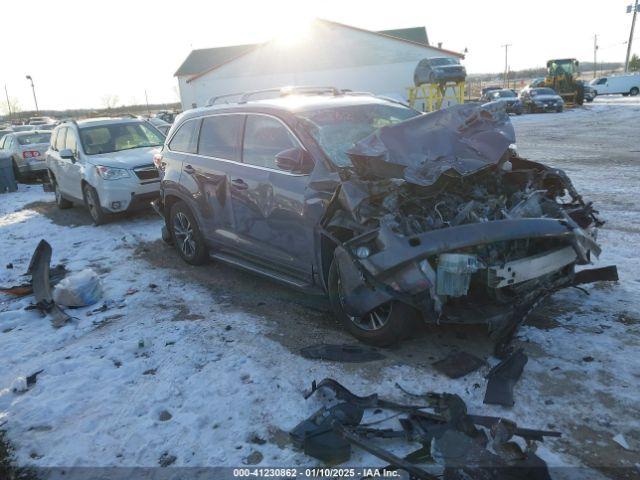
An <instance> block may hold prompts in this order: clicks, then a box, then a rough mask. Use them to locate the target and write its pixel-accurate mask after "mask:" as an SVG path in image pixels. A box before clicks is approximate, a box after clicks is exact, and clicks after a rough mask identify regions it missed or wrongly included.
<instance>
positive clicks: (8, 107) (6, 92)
mask: <svg viewBox="0 0 640 480" xmlns="http://www.w3.org/2000/svg"><path fill="white" fill-rule="evenodd" d="M4 94H5V96H6V97H7V110H9V120H11V101H10V100H9V92H8V91H7V84H6V83H5V84H4Z"/></svg>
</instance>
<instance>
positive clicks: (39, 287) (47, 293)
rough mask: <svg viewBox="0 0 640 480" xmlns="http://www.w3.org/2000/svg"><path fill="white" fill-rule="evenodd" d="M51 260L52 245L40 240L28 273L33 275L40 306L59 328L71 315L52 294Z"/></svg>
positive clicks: (32, 281)
mask: <svg viewBox="0 0 640 480" xmlns="http://www.w3.org/2000/svg"><path fill="white" fill-rule="evenodd" d="M50 262H51V245H49V243H48V242H47V241H46V240H40V243H38V246H37V247H36V250H35V251H34V252H33V257H31V262H30V263H29V269H28V270H27V273H28V274H29V275H31V284H32V285H33V293H34V295H35V297H36V301H37V302H38V306H39V307H40V310H41V311H42V312H43V313H47V314H49V315H51V325H53V326H54V327H55V328H59V327H61V326H63V325H64V324H65V323H67V322H68V321H69V320H70V319H71V317H70V316H69V315H67V314H66V313H64V311H63V310H62V309H61V308H60V307H58V305H56V303H55V302H54V301H53V297H52V296H51V284H50V281H49V263H50Z"/></svg>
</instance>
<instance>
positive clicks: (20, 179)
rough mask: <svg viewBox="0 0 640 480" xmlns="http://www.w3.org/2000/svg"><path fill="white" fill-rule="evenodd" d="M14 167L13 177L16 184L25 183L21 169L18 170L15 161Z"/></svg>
mask: <svg viewBox="0 0 640 480" xmlns="http://www.w3.org/2000/svg"><path fill="white" fill-rule="evenodd" d="M12 166H13V176H14V177H15V179H16V182H18V183H24V177H23V176H22V174H21V173H20V169H19V168H18V164H17V163H16V161H15V160H13V162H12Z"/></svg>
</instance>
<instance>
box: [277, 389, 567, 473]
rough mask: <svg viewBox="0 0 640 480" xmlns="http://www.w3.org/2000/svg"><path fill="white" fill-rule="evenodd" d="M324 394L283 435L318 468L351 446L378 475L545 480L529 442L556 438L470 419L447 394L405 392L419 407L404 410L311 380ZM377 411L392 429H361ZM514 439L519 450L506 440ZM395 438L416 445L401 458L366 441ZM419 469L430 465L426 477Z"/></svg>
mask: <svg viewBox="0 0 640 480" xmlns="http://www.w3.org/2000/svg"><path fill="white" fill-rule="evenodd" d="M320 389H327V390H330V391H331V392H333V399H329V400H327V401H326V404H325V405H324V406H323V407H321V408H320V409H319V410H318V411H317V412H315V413H314V414H313V415H311V417H309V418H308V419H306V420H304V421H302V422H300V423H299V424H298V425H297V426H296V427H295V428H294V429H293V430H292V431H291V432H290V435H291V438H292V441H293V444H294V446H295V447H296V448H298V449H301V450H303V451H304V452H305V454H307V455H310V456H313V457H314V458H317V459H319V460H321V461H323V462H325V463H328V464H336V463H343V462H346V461H348V460H349V458H350V457H351V447H352V446H357V447H359V448H361V449H364V450H365V451H367V452H369V453H371V454H373V455H375V456H377V457H379V458H381V459H383V460H385V461H386V462H389V464H390V465H389V466H387V467H385V468H383V469H380V470H382V471H390V470H405V471H406V472H408V473H409V474H410V475H411V476H412V477H414V478H419V479H427V480H433V479H436V478H441V477H440V475H442V478H444V479H449V480H453V479H461V478H465V479H470V480H471V479H473V480H476V479H477V480H480V479H496V478H497V479H507V478H508V479H516V478H521V479H549V478H550V477H549V473H548V470H547V465H546V463H545V462H544V461H543V460H542V459H541V458H540V457H538V456H537V455H536V454H535V449H536V444H535V442H537V441H543V440H544V437H547V436H552V437H558V436H560V435H561V434H560V433H559V432H555V431H544V430H532V429H527V428H520V427H518V425H517V424H516V423H515V422H512V421H510V420H507V419H504V418H499V417H489V416H483V415H472V414H469V413H468V412H467V407H466V405H465V403H464V401H463V400H462V399H461V398H460V397H459V396H458V395H454V394H448V393H426V394H422V395H416V394H413V395H412V396H413V397H414V398H416V399H420V402H421V404H420V405H404V404H400V403H396V402H394V401H390V400H384V399H382V398H380V397H378V395H377V394H372V395H369V396H366V397H360V396H357V395H355V394H354V393H352V392H350V391H349V390H348V389H347V388H346V387H344V386H343V385H341V384H340V383H338V382H337V381H335V380H333V379H330V378H325V379H324V380H322V381H321V382H320V383H318V384H316V382H313V384H312V387H311V391H310V392H308V393H307V394H305V398H309V397H310V396H311V395H312V394H313V393H314V392H316V391H318V390H320ZM369 409H384V410H390V411H395V412H397V413H398V414H400V415H402V416H400V417H399V418H398V421H399V424H400V429H393V428H373V427H372V426H371V425H372V424H366V423H365V424H363V423H362V420H363V417H364V415H365V411H366V410H369ZM514 437H520V438H522V439H523V440H524V441H525V443H526V446H525V447H524V448H523V447H521V446H520V444H519V443H517V442H515V441H514V439H513V438H514ZM375 438H379V439H385V438H386V439H403V440H405V441H406V442H410V443H420V444H422V446H421V447H420V448H419V449H418V450H416V451H414V452H412V453H410V454H409V455H407V456H405V457H404V458H401V457H398V456H397V455H395V454H393V453H392V452H389V451H387V450H385V449H383V448H381V447H380V446H378V445H377V444H376V443H375V442H373V441H372V439H375ZM420 465H430V470H436V469H439V473H438V474H435V473H430V472H428V471H426V470H424V469H423V467H422V466H420Z"/></svg>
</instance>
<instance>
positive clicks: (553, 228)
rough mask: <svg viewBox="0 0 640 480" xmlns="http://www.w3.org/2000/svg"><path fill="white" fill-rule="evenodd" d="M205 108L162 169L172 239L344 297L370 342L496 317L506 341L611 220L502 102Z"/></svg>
mask: <svg viewBox="0 0 640 480" xmlns="http://www.w3.org/2000/svg"><path fill="white" fill-rule="evenodd" d="M251 98H252V95H250V94H245V95H244V96H242V98H240V100H239V101H237V102H235V103H227V104H219V105H216V104H214V105H212V106H208V107H204V108H199V109H194V110H189V111H187V112H185V113H183V114H182V115H181V116H180V117H179V118H178V119H177V120H176V122H175V123H174V126H173V127H172V129H171V131H170V132H169V135H168V137H167V141H166V143H165V145H164V148H163V150H162V152H161V154H159V155H157V156H156V159H155V163H156V166H158V168H159V169H160V171H161V178H162V180H161V198H160V200H159V201H158V202H156V204H155V207H156V210H157V211H158V212H159V213H160V214H161V215H162V216H163V218H164V220H165V223H166V225H165V227H164V228H163V238H165V240H167V241H169V242H172V243H174V244H175V246H176V249H177V251H178V253H179V254H180V255H181V256H182V258H183V259H184V260H185V261H187V262H188V263H191V264H200V263H203V262H205V260H206V259H208V258H209V257H213V258H215V259H217V260H220V261H223V262H227V263H230V264H233V265H236V266H240V267H242V268H245V269H248V270H250V271H253V272H256V273H259V274H263V275H267V276H269V277H271V278H274V279H277V280H280V281H283V282H285V283H287V284H289V285H292V286H295V287H298V288H302V289H305V290H307V291H312V292H316V293H323V294H327V295H328V296H329V299H330V301H331V305H332V306H333V309H334V310H335V313H336V315H337V316H338V317H339V319H340V320H341V321H342V322H343V324H344V325H345V327H346V328H347V329H348V330H349V331H350V332H351V333H352V334H353V335H354V336H355V337H357V338H359V339H360V340H362V341H364V342H367V343H371V344H375V345H389V344H392V343H395V342H397V341H399V340H400V339H402V338H405V337H406V336H408V335H411V333H412V332H414V331H415V330H414V329H415V328H416V326H417V323H418V322H420V321H422V322H428V323H442V324H444V323H458V324H460V323H461V324H478V323H481V324H486V325H487V326H488V328H489V330H490V332H491V333H492V334H493V335H495V337H496V340H497V341H498V344H504V342H505V341H506V340H507V339H508V338H509V337H510V335H511V334H512V333H513V331H514V330H515V328H516V327H517V326H518V325H519V323H520V322H521V321H522V319H523V318H524V316H525V315H526V313H527V312H528V311H529V310H530V309H531V308H533V307H534V306H535V305H536V304H537V303H538V302H539V301H540V300H541V299H542V298H544V297H545V296H547V295H549V294H551V293H552V292H554V291H556V290H558V289H561V288H564V287H568V286H572V285H576V284H579V283H586V282H589V281H595V280H603V279H604V280H611V279H615V278H616V272H615V267H611V268H605V269H598V270H586V271H585V270H583V271H581V272H579V273H576V268H575V267H576V266H577V265H584V264H587V263H590V260H591V258H592V257H593V256H597V255H598V254H599V253H600V248H599V247H598V245H597V244H596V241H595V227H597V226H599V225H600V224H601V222H600V221H599V220H598V218H597V217H596V213H597V212H595V211H594V210H593V208H592V206H591V204H588V203H585V202H584V201H583V200H582V198H581V197H580V195H579V194H578V193H577V192H576V191H575V189H574V187H573V186H572V184H571V182H570V180H569V179H568V178H567V176H566V175H565V174H564V173H563V172H562V171H560V170H557V169H554V168H549V167H546V166H544V165H542V164H539V163H536V162H533V161H530V160H526V159H524V158H521V157H519V156H518V155H517V154H516V153H515V151H514V150H513V149H512V148H511V146H512V144H514V142H515V135H514V131H513V127H512V125H511V123H510V121H509V117H508V116H507V115H506V113H505V112H504V109H501V107H500V106H498V105H495V104H487V105H485V106H482V107H477V106H470V105H459V106H456V107H453V108H449V109H447V110H441V111H438V112H434V113H430V114H426V115H425V114H421V113H419V112H417V111H415V110H412V109H410V108H408V107H406V106H404V105H401V104H398V103H394V102H392V101H389V100H385V99H382V98H377V97H375V96H372V95H367V94H355V93H350V92H343V91H340V90H337V89H333V88H328V89H307V90H298V89H290V90H282V91H279V92H276V96H275V98H270V99H263V100H256V101H252V100H251Z"/></svg>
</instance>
